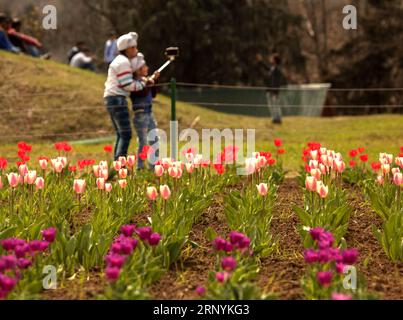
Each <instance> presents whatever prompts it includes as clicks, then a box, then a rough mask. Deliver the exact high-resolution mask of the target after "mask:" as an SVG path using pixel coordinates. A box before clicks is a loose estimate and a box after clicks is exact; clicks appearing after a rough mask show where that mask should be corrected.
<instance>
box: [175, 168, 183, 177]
mask: <svg viewBox="0 0 403 320" xmlns="http://www.w3.org/2000/svg"><path fill="white" fill-rule="evenodd" d="M182 173H183V171H182V169H181V168H178V173H177V174H176V177H175V178H176V179H180V178H181V177H182Z"/></svg>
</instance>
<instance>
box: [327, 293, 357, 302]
mask: <svg viewBox="0 0 403 320" xmlns="http://www.w3.org/2000/svg"><path fill="white" fill-rule="evenodd" d="M352 299H353V297H352V296H351V295H350V294H343V293H337V292H333V293H332V300H352Z"/></svg>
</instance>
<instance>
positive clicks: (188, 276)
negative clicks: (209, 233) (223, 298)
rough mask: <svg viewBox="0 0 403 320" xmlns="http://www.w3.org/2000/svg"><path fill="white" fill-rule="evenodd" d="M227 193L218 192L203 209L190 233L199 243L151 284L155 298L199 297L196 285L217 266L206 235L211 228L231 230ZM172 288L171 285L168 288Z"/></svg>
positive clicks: (220, 232) (224, 231)
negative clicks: (224, 196) (224, 197)
mask: <svg viewBox="0 0 403 320" xmlns="http://www.w3.org/2000/svg"><path fill="white" fill-rule="evenodd" d="M223 200H224V199H223V196H222V195H220V194H217V195H215V197H214V200H213V203H212V205H211V206H210V207H209V208H207V210H206V211H204V212H203V214H202V216H201V219H200V221H199V222H197V223H196V224H195V225H194V226H193V228H192V231H191V232H190V234H189V240H190V241H192V242H195V243H197V244H198V246H197V247H195V248H191V249H190V250H189V251H187V250H185V251H184V252H188V253H187V254H186V253H185V254H184V255H183V257H182V259H181V260H180V261H179V262H178V263H177V264H176V265H174V266H172V268H171V270H169V271H168V272H167V273H165V274H164V275H163V277H162V278H161V279H160V281H158V282H157V283H155V284H154V285H153V286H151V288H150V293H151V294H152V296H153V297H154V298H155V299H158V300H161V299H164V300H173V299H176V300H177V299H181V300H182V299H183V300H189V299H194V298H196V297H197V294H196V292H195V289H196V287H197V286H198V285H204V284H205V283H206V282H207V279H208V274H209V272H210V271H211V270H213V269H214V263H215V256H214V255H212V254H211V243H210V242H209V241H208V240H207V237H206V235H205V232H206V229H207V228H209V227H210V228H212V229H213V230H214V231H215V232H217V234H219V235H220V236H222V237H225V236H227V235H228V233H229V232H230V230H229V228H228V226H227V223H226V222H225V217H224V213H223V209H224V204H223ZM168 288H169V289H168Z"/></svg>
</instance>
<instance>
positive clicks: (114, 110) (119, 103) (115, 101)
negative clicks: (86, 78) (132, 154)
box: [105, 96, 132, 160]
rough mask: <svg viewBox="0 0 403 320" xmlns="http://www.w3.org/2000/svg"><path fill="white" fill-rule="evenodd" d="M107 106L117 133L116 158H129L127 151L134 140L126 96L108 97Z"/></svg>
mask: <svg viewBox="0 0 403 320" xmlns="http://www.w3.org/2000/svg"><path fill="white" fill-rule="evenodd" d="M105 105H106V108H107V110H108V112H109V115H110V116H111V120H112V124H113V126H114V128H115V131H116V144H115V153H114V158H115V160H117V159H118V158H119V157H120V156H124V157H126V156H127V150H128V149H129V145H130V140H131V138H132V128H131V125H130V116H129V108H128V104H127V101H126V97H124V96H110V97H106V98H105Z"/></svg>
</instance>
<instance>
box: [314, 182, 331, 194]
mask: <svg viewBox="0 0 403 320" xmlns="http://www.w3.org/2000/svg"><path fill="white" fill-rule="evenodd" d="M316 192H317V193H318V194H319V196H320V197H321V198H326V197H327V195H328V193H329V188H328V187H327V186H325V185H324V184H323V182H322V181H318V182H317V187H316Z"/></svg>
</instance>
